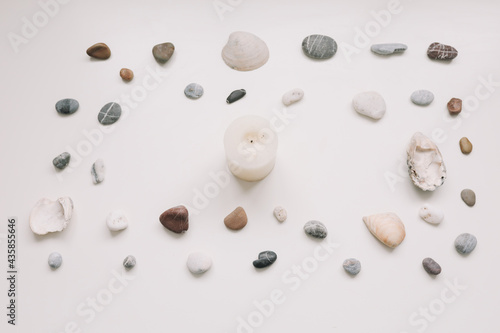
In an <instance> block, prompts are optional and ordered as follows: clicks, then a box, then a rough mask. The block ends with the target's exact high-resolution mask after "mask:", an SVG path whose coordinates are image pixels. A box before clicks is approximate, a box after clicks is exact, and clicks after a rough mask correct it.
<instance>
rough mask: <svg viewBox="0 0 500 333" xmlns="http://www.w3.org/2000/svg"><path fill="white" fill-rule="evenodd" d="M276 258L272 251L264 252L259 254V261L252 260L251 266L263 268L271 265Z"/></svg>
mask: <svg viewBox="0 0 500 333" xmlns="http://www.w3.org/2000/svg"><path fill="white" fill-rule="evenodd" d="M276 259H278V256H277V255H276V253H274V252H273V251H264V252H261V253H259V259H257V260H254V262H253V266H254V267H255V268H264V267H267V266H270V265H272V264H273V263H274V262H275V261H276Z"/></svg>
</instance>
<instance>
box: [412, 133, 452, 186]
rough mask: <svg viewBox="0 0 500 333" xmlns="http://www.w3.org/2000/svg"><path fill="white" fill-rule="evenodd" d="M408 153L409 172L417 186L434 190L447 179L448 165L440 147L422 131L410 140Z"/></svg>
mask: <svg viewBox="0 0 500 333" xmlns="http://www.w3.org/2000/svg"><path fill="white" fill-rule="evenodd" d="M406 153H407V161H406V162H407V164H408V173H409V174H410V178H411V180H412V181H413V184H415V185H416V186H417V187H419V188H421V189H422V190H424V191H434V190H435V189H436V188H438V187H439V186H441V185H443V183H444V181H445V179H446V167H445V165H444V161H443V156H442V155H441V152H440V151H439V149H438V147H437V146H436V145H435V144H434V142H432V141H431V139H429V138H428V137H426V136H425V135H423V134H422V133H420V132H417V133H415V134H414V135H413V136H412V138H411V141H410V144H409V146H408V149H407V151H406Z"/></svg>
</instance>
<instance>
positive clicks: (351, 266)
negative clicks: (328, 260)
mask: <svg viewBox="0 0 500 333" xmlns="http://www.w3.org/2000/svg"><path fill="white" fill-rule="evenodd" d="M342 266H343V267H344V269H345V271H346V272H347V273H349V274H351V275H357V274H358V273H359V271H361V263H360V262H359V260H358V259H354V258H350V259H346V260H344V263H343V264H342Z"/></svg>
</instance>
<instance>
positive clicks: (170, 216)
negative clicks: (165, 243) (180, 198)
mask: <svg viewBox="0 0 500 333" xmlns="http://www.w3.org/2000/svg"><path fill="white" fill-rule="evenodd" d="M160 222H161V224H162V225H163V226H164V227H165V228H167V229H168V230H170V231H172V232H175V233H178V234H180V233H183V232H185V231H186V230H188V228H189V213H188V210H187V208H186V207H184V206H182V205H181V206H175V207H172V208H170V209H167V210H166V211H165V212H163V214H161V215H160Z"/></svg>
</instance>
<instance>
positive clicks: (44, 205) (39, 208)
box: [30, 197, 73, 235]
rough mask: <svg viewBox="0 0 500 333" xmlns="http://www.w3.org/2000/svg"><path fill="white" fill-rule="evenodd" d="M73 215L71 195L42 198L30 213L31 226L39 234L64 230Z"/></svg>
mask: <svg viewBox="0 0 500 333" xmlns="http://www.w3.org/2000/svg"><path fill="white" fill-rule="evenodd" d="M72 215H73V201H72V200H71V198H69V197H63V198H59V199H57V200H55V201H52V200H50V199H47V198H42V199H40V200H39V201H38V202H37V203H36V204H35V207H33V209H32V210H31V214H30V228H31V231H33V232H34V233H35V234H37V235H45V234H47V233H49V232H55V231H63V230H64V229H66V227H67V226H68V223H69V221H70V220H71V216H72Z"/></svg>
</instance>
